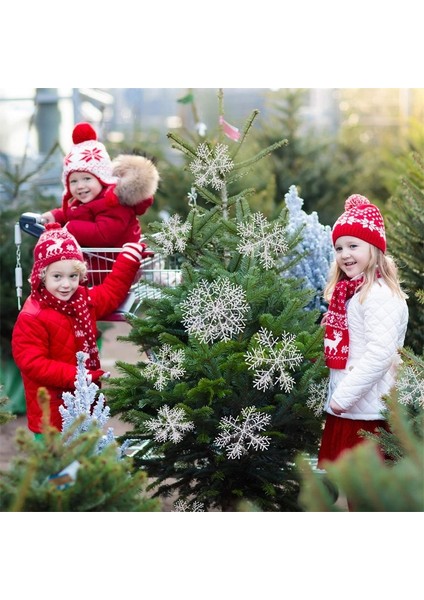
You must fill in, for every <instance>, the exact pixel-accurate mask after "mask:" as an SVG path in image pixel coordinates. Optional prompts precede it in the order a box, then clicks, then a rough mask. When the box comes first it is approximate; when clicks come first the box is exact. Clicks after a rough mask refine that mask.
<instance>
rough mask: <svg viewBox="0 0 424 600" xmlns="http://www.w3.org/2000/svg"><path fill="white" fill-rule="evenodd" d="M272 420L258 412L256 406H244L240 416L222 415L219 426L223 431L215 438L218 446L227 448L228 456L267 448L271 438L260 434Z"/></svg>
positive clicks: (236, 456)
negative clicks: (251, 449) (252, 449)
mask: <svg viewBox="0 0 424 600" xmlns="http://www.w3.org/2000/svg"><path fill="white" fill-rule="evenodd" d="M270 422H271V417H270V416H269V415H266V414H265V413H261V412H257V411H256V408H255V407H254V406H248V407H247V408H243V410H242V411H241V415H239V416H238V417H236V418H234V417H222V418H221V420H220V422H219V425H218V427H219V428H220V429H221V430H222V433H220V434H219V436H218V437H217V438H215V440H214V443H215V444H216V445H217V446H218V448H226V449H227V457H228V458H232V459H234V458H240V457H241V456H243V455H244V454H247V452H248V451H249V450H250V448H254V450H266V449H267V448H268V446H269V443H270V440H271V438H269V437H268V436H265V435H260V434H259V433H258V432H259V431H263V430H264V429H265V428H266V427H267V425H269V423H270Z"/></svg>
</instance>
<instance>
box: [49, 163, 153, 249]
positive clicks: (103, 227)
mask: <svg viewBox="0 0 424 600" xmlns="http://www.w3.org/2000/svg"><path fill="white" fill-rule="evenodd" d="M112 175H113V176H114V177H116V179H117V183H116V185H111V186H109V187H108V188H103V190H102V191H101V192H100V194H99V195H98V196H97V198H96V199H95V200H92V201H91V202H88V203H87V204H82V203H81V202H79V200H76V199H75V198H73V199H72V198H71V199H70V200H69V202H68V197H67V196H66V195H65V196H64V198H63V204H62V208H56V209H53V210H52V211H51V212H52V213H53V215H54V218H55V219H56V221H57V222H58V223H60V224H61V225H62V226H63V225H65V224H66V228H67V230H68V231H69V233H72V235H73V236H74V237H75V238H76V240H77V242H78V243H79V244H80V246H83V247H86V248H87V247H88V248H121V247H122V246H123V245H124V244H125V243H126V242H139V241H140V237H141V228H140V223H139V221H138V218H137V217H138V216H140V215H143V214H144V213H145V212H146V210H147V209H148V208H149V207H150V206H151V205H152V204H153V196H154V194H155V192H156V190H157V187H158V183H159V173H158V171H157V169H156V167H155V165H154V164H153V162H152V161H151V160H149V159H147V158H145V157H144V156H133V155H127V154H121V155H119V156H118V157H116V158H115V159H114V160H113V161H112Z"/></svg>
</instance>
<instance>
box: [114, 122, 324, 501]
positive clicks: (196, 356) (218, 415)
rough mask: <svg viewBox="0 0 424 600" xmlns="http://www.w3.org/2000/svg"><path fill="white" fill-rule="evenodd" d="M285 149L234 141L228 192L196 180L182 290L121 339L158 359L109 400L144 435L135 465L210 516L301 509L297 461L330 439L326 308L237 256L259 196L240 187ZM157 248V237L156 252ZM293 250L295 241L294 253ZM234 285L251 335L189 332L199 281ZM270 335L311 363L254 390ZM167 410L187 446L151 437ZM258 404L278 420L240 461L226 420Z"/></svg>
mask: <svg viewBox="0 0 424 600" xmlns="http://www.w3.org/2000/svg"><path fill="white" fill-rule="evenodd" d="M256 114H257V111H253V113H252V114H251V116H250V117H249V118H248V119H247V120H246V124H245V126H244V127H243V128H242V129H241V132H242V137H241V143H243V142H244V140H245V139H246V138H247V135H248V134H249V132H250V128H251V127H252V124H253V121H254V119H255V118H256ZM170 137H171V139H172V140H173V143H174V145H175V146H176V147H177V148H178V149H180V150H181V151H182V152H183V153H184V155H185V156H187V157H189V160H191V161H192V160H195V159H196V158H197V154H196V153H197V149H196V147H195V145H194V144H193V143H191V142H185V140H183V139H182V138H179V137H177V136H175V135H172V136H170ZM203 142H204V141H203ZM203 142H202V143H203ZM207 143H208V144H209V148H210V149H211V151H212V152H213V151H214V149H215V148H216V145H215V144H217V143H221V144H223V143H224V140H223V137H222V136H219V137H218V138H217V139H215V140H213V141H207ZM285 143H286V141H285V140H279V141H277V142H275V144H273V145H272V146H269V147H267V148H265V149H264V150H258V151H257V152H255V154H254V156H253V157H251V158H250V159H249V158H246V157H245V156H242V150H241V148H240V145H239V144H240V142H239V144H234V143H233V142H232V143H231V145H229V146H228V152H229V155H230V157H231V158H232V160H233V163H234V168H233V169H232V171H231V172H230V173H229V174H227V175H225V176H224V175H222V184H223V185H222V187H221V189H218V190H217V189H216V188H214V187H212V186H209V185H206V186H199V185H197V184H196V181H195V182H194V183H193V184H192V187H195V188H196V191H197V193H198V196H199V197H201V198H202V199H203V202H204V206H201V205H200V204H196V205H195V206H194V207H193V208H192V210H191V211H190V213H189V214H188V215H187V222H188V223H190V225H191V230H190V232H189V234H188V235H187V238H186V245H185V248H184V251H183V252H181V253H180V254H179V259H180V260H181V261H182V265H181V276H182V277H181V279H182V281H181V284H179V285H178V286H177V287H176V288H163V289H162V293H161V297H160V298H159V299H154V300H153V299H147V300H145V301H144V302H143V304H142V314H141V316H130V317H129V322H130V323H131V326H132V328H131V331H130V333H129V335H128V336H127V337H125V338H122V339H125V340H127V341H131V342H132V343H134V344H136V345H137V346H139V347H140V348H141V349H142V350H143V351H144V352H145V353H146V354H147V357H148V358H149V362H146V360H142V361H140V362H139V363H137V365H135V366H134V365H129V364H127V363H125V362H122V361H121V362H118V363H117V367H118V370H119V371H120V374H121V376H120V377H116V378H114V379H111V380H108V382H107V390H106V392H105V393H106V395H107V397H108V403H109V406H110V407H111V410H112V412H113V413H114V414H117V413H119V414H120V416H121V418H122V419H124V420H125V421H128V422H129V423H132V425H133V427H134V429H133V430H132V431H131V438H135V439H138V440H139V441H140V445H141V446H142V450H140V451H139V452H138V453H137V454H136V455H135V457H134V461H135V464H136V465H137V466H138V467H139V468H141V469H143V470H146V471H147V473H148V475H149V477H150V478H153V482H152V485H151V487H152V489H154V490H155V496H162V497H167V496H170V495H173V496H174V497H178V499H180V500H187V501H191V500H195V501H196V502H200V503H202V504H203V505H204V507H205V509H206V510H208V509H219V510H223V511H228V510H245V508H239V507H241V506H243V507H246V506H255V507H256V509H258V510H266V511H293V510H299V506H298V504H297V494H298V490H299V482H298V477H297V475H296V472H295V469H294V458H295V456H296V454H297V453H298V452H299V451H306V452H311V453H314V452H316V450H317V445H318V441H319V439H320V434H321V420H320V419H319V418H317V417H316V416H315V415H314V414H313V412H312V410H310V409H309V408H307V407H306V398H307V394H308V386H309V384H310V383H311V382H312V381H314V380H319V379H320V378H321V377H322V376H323V373H324V370H325V369H324V367H323V364H322V362H321V361H320V359H319V356H320V355H321V350H322V329H321V328H320V327H319V326H318V324H317V318H318V312H317V311H308V310H305V306H306V305H307V304H308V302H309V301H310V292H308V291H306V290H305V289H304V288H303V287H302V285H303V284H302V282H300V281H298V280H295V279H286V278H284V277H281V275H280V273H279V272H277V268H270V269H269V270H265V269H264V268H263V267H262V266H261V264H260V262H259V259H258V256H257V255H253V254H252V255H241V254H240V253H239V251H238V249H237V246H238V244H239V242H240V238H239V235H238V233H237V226H238V225H239V224H240V223H242V222H245V220H246V219H248V218H249V217H250V215H251V212H252V208H251V205H250V203H249V202H248V198H249V199H250V198H251V191H250V190H249V189H247V190H246V191H243V190H242V189H241V187H240V179H241V176H242V173H243V172H244V170H245V169H246V167H248V168H249V169H250V168H252V169H253V167H254V166H255V164H256V163H257V162H258V161H259V160H262V159H263V158H264V157H266V156H267V155H269V153H271V152H272V151H273V150H275V149H277V148H279V147H282V146H283V145H285ZM239 152H240V154H239ZM286 218H287V215H286V214H285V213H281V214H280V215H279V217H278V219H276V222H278V223H280V224H281V225H282V226H283V227H284V225H285V223H286V221H285V219H286ZM152 230H153V231H157V232H159V231H161V227H160V226H159V224H154V226H152ZM154 243H155V242H154V238H152V240H151V245H152V246H153V245H154ZM293 243H294V242H293V240H289V246H293ZM149 244H150V242H149ZM279 268H280V267H279ZM223 280H224V281H229V282H231V284H233V285H235V286H239V287H240V288H242V289H243V290H244V293H245V300H246V303H247V305H248V307H249V310H248V313H247V315H246V320H245V323H244V327H243V328H242V330H241V331H239V332H238V333H234V334H233V335H232V336H230V339H227V340H226V341H225V340H223V339H216V340H214V342H213V343H212V342H211V343H205V342H202V341H199V339H198V338H197V337H196V335H195V334H189V333H188V331H187V329H186V327H185V326H184V324H183V310H182V306H183V303H184V302H185V301H186V300H187V299H188V298H189V297H190V294H191V293H192V292H193V290H194V289H196V286H198V285H199V283H200V282H208V283H210V284H212V283H214V282H218V281H223ZM223 301H224V303H225V298H223ZM261 327H264V328H266V329H267V331H269V332H270V334H271V335H272V336H273V337H274V338H277V337H279V336H282V335H283V334H290V335H293V338H294V342H293V343H294V346H295V348H296V351H297V352H299V353H301V355H302V359H301V362H300V364H299V365H298V366H297V367H296V368H293V370H292V371H290V374H291V375H292V377H293V379H294V385H293V388H291V389H284V388H283V387H280V385H279V384H277V383H276V382H274V383H273V384H272V385H270V386H269V387H267V389H265V390H261V389H258V388H257V387H255V385H254V379H255V372H254V371H252V370H251V369H249V366H248V364H247V363H246V360H245V356H246V352H247V351H248V350H249V348H251V341H252V337H253V336H254V335H255V334H257V333H258V331H259V330H260V329H261ZM165 344H168V345H169V346H170V347H171V348H172V350H174V351H177V350H183V351H184V365H183V366H184V374H183V375H182V376H181V377H179V378H175V379H172V378H170V379H168V381H167V382H166V383H165V384H164V385H163V386H162V387H160V386H158V385H157V381H154V380H152V379H151V378H149V377H148V376H147V373H148V371H147V369H148V367H149V365H151V364H152V363H155V362H157V360H158V359H157V357H158V356H159V354H160V352H161V349H162V348H163V347H164V345H165ZM164 407H168V408H169V409H181V410H182V411H183V414H184V415H185V419H186V421H187V422H191V423H192V424H193V428H192V429H191V430H189V431H187V432H185V434H184V436H182V439H180V440H178V441H177V442H174V441H172V440H170V439H166V440H163V439H162V440H158V439H157V438H155V436H154V435H153V434H152V432H151V431H149V430H148V427H147V423H148V422H151V420H152V419H157V416H158V411H160V410H161V409H163V408H164ZM248 407H255V410H256V411H257V412H259V413H261V414H264V415H268V416H269V417H270V418H271V422H270V425H269V426H268V427H267V428H266V430H265V431H264V432H263V433H264V434H266V436H268V437H269V438H270V445H269V448H267V449H266V450H265V451H261V450H254V449H252V448H251V449H250V450H248V451H246V452H245V453H243V454H242V455H241V456H240V457H239V458H229V457H228V454H227V452H226V450H225V449H224V448H220V447H218V445H217V443H216V438H217V437H218V435H219V433H220V424H222V419H224V418H233V419H236V418H238V417H239V416H240V414H241V412H242V411H243V409H246V408H248Z"/></svg>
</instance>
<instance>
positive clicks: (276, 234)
mask: <svg viewBox="0 0 424 600" xmlns="http://www.w3.org/2000/svg"><path fill="white" fill-rule="evenodd" d="M237 231H238V234H239V236H240V237H241V241H240V243H239V245H238V246H237V250H238V252H240V254H243V256H249V255H250V256H255V255H257V256H258V257H259V262H260V264H261V265H262V266H263V268H264V269H267V270H268V269H271V268H272V267H275V266H276V265H277V260H276V258H277V256H278V255H281V254H285V253H286V252H287V250H288V245H287V243H286V240H285V237H284V228H283V227H282V225H280V224H278V223H270V222H269V221H268V220H267V219H266V218H265V217H264V215H263V214H262V213H259V212H257V213H255V214H254V215H253V216H252V217H251V219H250V220H249V221H248V222H247V223H239V224H238V225H237Z"/></svg>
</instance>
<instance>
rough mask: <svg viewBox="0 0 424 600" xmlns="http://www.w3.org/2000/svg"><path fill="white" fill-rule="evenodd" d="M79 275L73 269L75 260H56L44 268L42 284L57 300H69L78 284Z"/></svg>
mask: <svg viewBox="0 0 424 600" xmlns="http://www.w3.org/2000/svg"><path fill="white" fill-rule="evenodd" d="M79 281H80V276H79V273H78V271H77V270H76V269H75V261H73V260H58V261H57V262H54V263H52V264H51V265H49V266H48V267H47V269H46V276H45V280H44V285H45V286H46V290H47V291H48V292H50V293H51V294H52V296H54V297H55V298H58V299H59V300H64V301H65V302H66V301H67V300H70V299H71V298H72V296H73V295H74V293H75V290H76V289H77V287H78V286H79Z"/></svg>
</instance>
